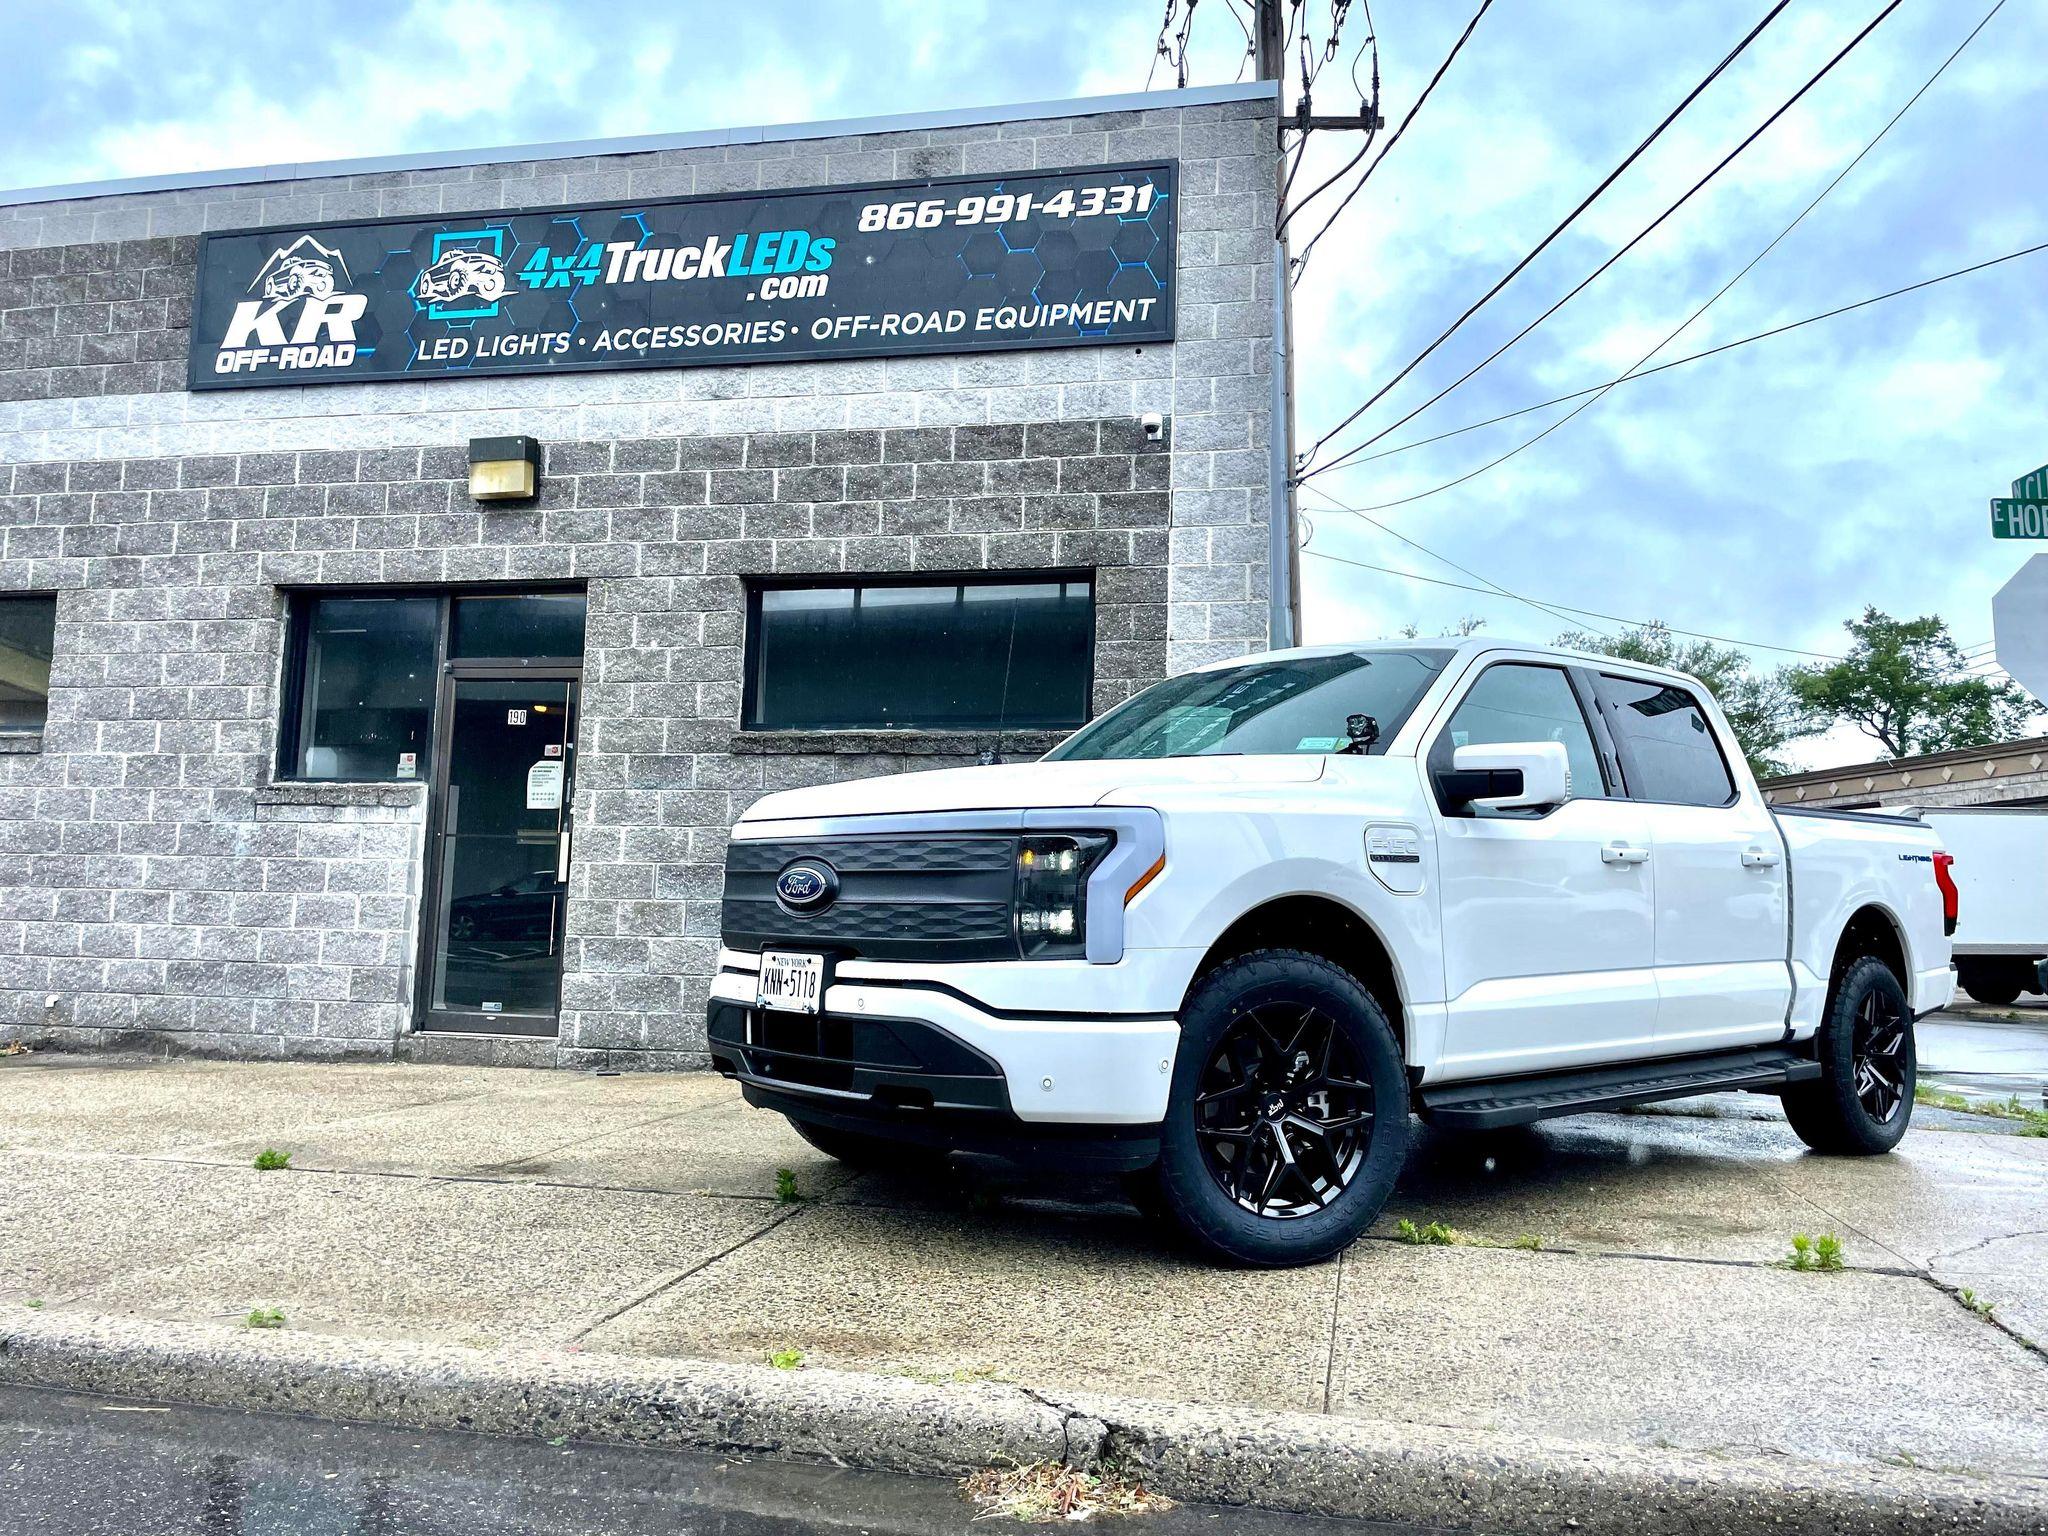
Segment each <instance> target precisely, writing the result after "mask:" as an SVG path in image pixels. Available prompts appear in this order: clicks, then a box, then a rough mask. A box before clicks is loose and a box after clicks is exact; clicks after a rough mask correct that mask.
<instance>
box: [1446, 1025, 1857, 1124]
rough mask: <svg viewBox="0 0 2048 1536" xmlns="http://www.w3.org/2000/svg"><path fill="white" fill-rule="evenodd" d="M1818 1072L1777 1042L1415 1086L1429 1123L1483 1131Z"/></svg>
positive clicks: (1801, 1078)
mask: <svg viewBox="0 0 2048 1536" xmlns="http://www.w3.org/2000/svg"><path fill="white" fill-rule="evenodd" d="M1819 1076H1820V1063H1819V1062H1817V1061H1815V1060H1814V1059H1813V1058H1812V1057H1811V1056H1805V1055H1801V1054H1800V1053H1799V1052H1798V1051H1796V1050H1789V1049H1787V1048H1785V1047H1784V1046H1778V1045H1771V1046H1756V1047H1754V1048H1751V1049H1747V1050H1740V1051H1715V1052H1713V1053H1711V1054H1709V1055H1705V1056H1668V1057H1665V1058H1663V1059H1662V1060H1656V1061H1632V1062H1629V1063H1627V1064H1626V1065H1624V1066H1618V1067H1590V1068H1587V1069H1585V1070H1583V1071H1578V1072H1546V1073H1544V1074H1542V1075H1541V1076H1537V1077H1498V1078H1492V1079H1489V1080H1487V1081H1485V1082H1470V1083H1466V1082H1460V1083H1445V1084H1444V1085H1443V1086H1441V1087H1438V1088H1424V1089H1423V1090H1422V1095H1421V1105H1420V1112H1421V1115H1422V1118H1423V1119H1425V1120H1427V1121H1428V1122H1429V1123H1430V1124H1432V1125H1440V1126H1443V1127H1444V1128H1445V1129H1447V1130H1448V1129H1457V1130H1466V1131H1490V1130H1497V1129H1499V1128H1500V1127H1501V1126H1504V1125H1527V1124H1529V1123H1530V1122H1531V1121H1534V1120H1548V1119H1550V1118H1551V1117H1552V1116H1553V1115H1578V1114H1584V1113H1585V1112H1586V1111H1588V1110H1594V1109H1615V1108H1619V1107H1621V1106H1624V1105H1628V1104H1654V1103H1656V1102H1657V1101H1658V1100H1660V1099H1684V1098H1690V1097H1691V1096H1692V1095H1693V1094H1696V1093H1726V1092H1729V1091H1731V1090H1734V1089H1739V1088H1765V1089H1769V1088H1782V1087H1784V1086H1785V1085H1786V1084H1787V1083H1800V1082H1806V1081H1807V1080H1809V1079H1811V1078H1816V1077H1819Z"/></svg>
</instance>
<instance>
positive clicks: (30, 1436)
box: [0, 1387, 1422, 1536]
mask: <svg viewBox="0 0 2048 1536" xmlns="http://www.w3.org/2000/svg"><path fill="white" fill-rule="evenodd" d="M974 1514H975V1511H974V1510H973V1509H972V1508H971V1507H970V1506H969V1505H968V1504H966V1503H965V1502H964V1501H963V1500H962V1499H961V1497H960V1495H959V1493H958V1492H957V1491H956V1490H955V1489H954V1488H953V1486H952V1484H950V1483H947V1482H941V1481H938V1480H935V1479H930V1478H917V1477H893V1476H888V1475H885V1474H881V1473H873V1472H854V1471H849V1470H845V1469H840V1468H831V1467H817V1466H808V1465H800V1464H795V1463H790V1462H777V1461H767V1460H752V1461H737V1460H729V1459H727V1458H724V1457H718V1456H708V1455H700V1454H694V1453H689V1452H680V1451H657V1450H638V1449H630V1448H624V1447H617V1446H592V1445H563V1446H553V1445H548V1444H544V1443H540V1442H536V1441H523V1440H502V1439H494V1438H489V1437H486V1436H481V1435H458V1434H429V1433H416V1432H408V1431H402V1430H388V1429H373V1428H363V1427H358V1426H351V1425H340V1424H325V1423H319V1422H315V1421H312V1420H307V1419H292V1418H281V1417H275V1416H271V1415H265V1414H246V1413H234V1412H225V1411H220V1410H214V1409H198V1408H182V1407H176V1408H160V1407H152V1406H145V1405H141V1404H134V1403H122V1402H114V1401H111V1400H108V1399H104V1398H91V1397H79V1396H73V1395H70V1394H65V1393H56V1392H38V1391H26V1390H22V1389H19V1388H5V1387H0V1530H4V1531H5V1533H6V1536H656V1533H659V1536H771V1533H772V1536H810V1533H827V1532H829V1533H833V1536H855V1533H871V1536H967V1533H969V1532H973V1533H977V1536H987V1533H991V1532H1000V1531H1005V1530H1009V1531H1021V1530H1023V1529H1024V1527H1021V1526H1018V1525H1016V1524H1013V1523H1012V1522H1010V1521H1007V1520H988V1519H983V1520H980V1521H978V1522H977V1521H975V1519H974ZM1117 1528H1118V1529H1119V1530H1121V1531H1125V1532H1128V1533H1130V1536H1192V1533H1195V1532H1203V1533H1214V1536H1223V1533H1228V1536H1339V1533H1346V1536H1362V1533H1366V1532H1378V1533H1402V1532H1411V1533H1413V1536H1422V1533H1420V1532H1419V1531H1416V1530H1415V1528H1413V1527H1402V1526H1388V1525H1368V1524H1361V1523H1359V1522H1356V1521H1338V1520H1318V1519H1308V1518H1303V1517H1298V1516H1289V1515H1265V1514H1257V1513H1253V1512H1251V1511H1247V1510H1238V1509H1210V1508H1202V1507H1188V1508H1181V1509H1176V1510H1173V1511H1171V1512H1168V1513H1165V1514H1161V1515H1157V1516H1152V1517H1147V1518H1144V1519H1140V1520H1131V1521H1119V1522H1117Z"/></svg>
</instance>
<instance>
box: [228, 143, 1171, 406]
mask: <svg viewBox="0 0 2048 1536" xmlns="http://www.w3.org/2000/svg"><path fill="white" fill-rule="evenodd" d="M1173 173H1174V167H1173V165H1172V164H1170V163H1164V164H1155V165H1132V166H1103V167H1095V168H1091V169H1086V170H1072V171H1035V172H1031V173H1029V174H1026V175H1021V176H1002V177H972V178H964V179H951V180H943V181H920V182H897V183H889V184H884V185H875V186H863V187H831V188H825V189H809V190H800V191H788V192H754V193H747V194H744V195H740V196H732V197H698V198H681V199H669V200H664V201H659V202H645V201H642V202H627V203H605V204H601V205H596V206H582V207H570V208H543V209H529V210H521V211H516V212H503V213H479V214H451V215H443V216H441V217H439V218H435V219H420V218H418V217H407V218H402V219H380V220H376V221H372V222H366V223H339V224H315V225H288V226H284V227H281V228H275V229H260V230H234V231H227V232H223V233H219V234H211V235H208V236H207V237H206V239H205V241H204V243H203V244H202V246H201V247H200V253H199V289H198V299H197V302H196V304H195V305H194V313H193V318H192V352H191V361H190V373H189V380H190V384H191V387H192V388H193V389H232V388H238V387H249V386H254V385H271V384H316V383H330V382H338V381H345V380H367V379H395V378H406V379H412V378H460V377H469V376H473V375H478V374H507V373H554V372H560V371H568V370H574V369H593V368H679V367H692V366H701V365H704V364H710V363H754V362H794V361H799V360H804V359H815V358H830V357H887V356H899V355H906V354H914V353H933V352H983V351H994V350H1001V349H1005V348H1013V347H1060V346H1104V345H1112V344H1133V343H1142V342H1155V341H1169V340H1171V339H1172V337H1173V283H1174V223H1175V215H1176V213H1177V212H1178V208H1177V204H1176V200H1175V195H1174V179H1173Z"/></svg>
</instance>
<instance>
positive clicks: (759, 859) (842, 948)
mask: <svg viewBox="0 0 2048 1536" xmlns="http://www.w3.org/2000/svg"><path fill="white" fill-rule="evenodd" d="M797 859H816V860H822V861H824V862H825V863H827V864H830V865H831V866H832V868H833V869H834V870H836V871H838V874H839V896H838V899H837V900H836V901H834V902H833V903H832V904H831V905H830V906H829V907H827V908H826V909H825V910H824V911H822V912H812V913H800V912H791V911H789V910H787V909H786V908H784V907H783V906H782V904H781V903H780V902H778V901H777V900H776V899H775V877H776V876H777V875H778V874H780V873H781V872H782V870H783V869H785V868H787V867H788V865H789V864H791V863H792V862H793V861H795V860H797ZM1016 864H1017V839H1016V838H1014V837H929V836H909V837H863V838H809V839H802V840H795V839H793V840H790V841H784V842H741V841H737V840H735V841H734V842H733V843H732V844H731V846H730V848H729V850H728V851H727V853H726V858H725V905H724V910H723V914H722V923H721V926H722V928H723V930H724V938H725V942H726V943H727V944H728V945H730V946H731V947H732V948H734V949H761V948H772V947H774V946H776V945H789V946H791V947H795V948H805V949H815V950H823V951H828V952H830V953H833V954H839V955H862V956H867V957H869V958H871V959H876V960H1014V959H1015V958H1016V957H1017V941H1016V939H1015V937H1014V936H1013V934H1012V932H1011V929H1010V894H1011V888H1012V885H1013V882H1014V877H1015V870H1016Z"/></svg>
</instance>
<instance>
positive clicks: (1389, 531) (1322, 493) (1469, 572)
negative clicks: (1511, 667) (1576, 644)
mask: <svg viewBox="0 0 2048 1536" xmlns="http://www.w3.org/2000/svg"><path fill="white" fill-rule="evenodd" d="M1303 489H1304V490H1307V491H1309V492H1311V493H1312V494H1314V495H1316V496H1319V497H1321V498H1322V499H1323V500H1324V501H1326V502H1328V503H1329V504H1330V505H1331V506H1333V507H1335V508H1336V509H1337V510H1338V511H1339V512H1350V513H1351V514H1352V515H1353V516H1354V517H1359V518H1363V519H1364V520H1365V521H1366V522H1368V523H1371V524H1372V525H1373V527H1375V528H1377V529H1379V531H1380V532H1381V533H1384V534H1386V535H1387V536H1388V537H1389V538H1393V539H1398V540H1400V541H1401V542H1402V543H1403V544H1406V545H1407V546H1408V547H1409V548H1410V549H1415V550H1420V551H1421V552H1422V553H1423V554H1425V555H1427V556H1429V558H1430V559H1432V560H1440V561H1442V562H1443V563H1444V564H1445V565H1448V566H1449V567H1450V568H1451V569H1452V570H1454V571H1458V572H1461V573H1462V574H1464V575H1466V576H1470V577H1471V578H1472V579H1473V580H1474V581H1480V582H1484V583H1485V584H1486V585H1487V586H1489V587H1491V588H1492V589H1493V590H1494V591H1495V592H1497V593H1499V594H1500V595H1501V596H1502V597H1511V598H1513V599H1514V600H1515V601H1516V602H1518V603H1527V604H1529V605H1530V606H1531V607H1533V608H1541V609H1542V610H1543V611H1544V612H1545V613H1547V614H1549V615H1550V616H1551V617H1552V618H1554V619H1559V620H1562V621H1563V622H1564V623H1566V624H1570V623H1574V622H1580V621H1575V620H1574V619H1573V617H1572V616H1571V615H1570V614H1567V613H1566V612H1565V611H1564V610H1563V609H1561V608H1553V607H1551V606H1550V605H1549V604H1548V603H1539V602H1537V601H1536V599H1534V598H1533V597H1524V596H1522V594H1521V593H1519V592H1510V591H1509V590H1508V589H1507V588H1506V587H1504V586H1502V585H1501V584H1500V583H1499V582H1497V581H1495V580H1494V579H1493V578H1492V577H1491V576H1482V575H1480V574H1479V572H1477V571H1475V570H1473V569H1472V568H1471V567H1470V566H1468V565H1460V564H1458V562H1457V561H1455V560H1453V559H1452V558H1451V557H1450V556H1449V555H1445V554H1439V553H1438V552H1437V551H1436V550H1433V549H1431V548H1430V547H1429V546H1428V545H1427V544H1423V543H1420V542H1418V541H1416V540H1414V539H1411V538H1409V537H1408V535H1407V534H1405V533H1403V532H1401V531H1400V530H1399V529H1398V528H1389V527H1388V526H1387V525H1386V524H1385V523H1383V522H1381V521H1380V520H1379V519H1378V518H1376V517H1367V516H1366V514H1365V513H1363V512H1360V511H1358V510H1357V509H1355V508H1353V507H1347V506H1345V505H1344V503H1343V502H1341V501H1339V500H1337V498H1336V497H1334V496H1332V495H1331V494H1330V493H1329V492H1328V491H1326V490H1324V489H1323V488H1322V487H1321V486H1319V485H1310V486H1304V487H1303ZM1303 547H1304V548H1306V547H1307V546H1306V545H1304V546H1303Z"/></svg>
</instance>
